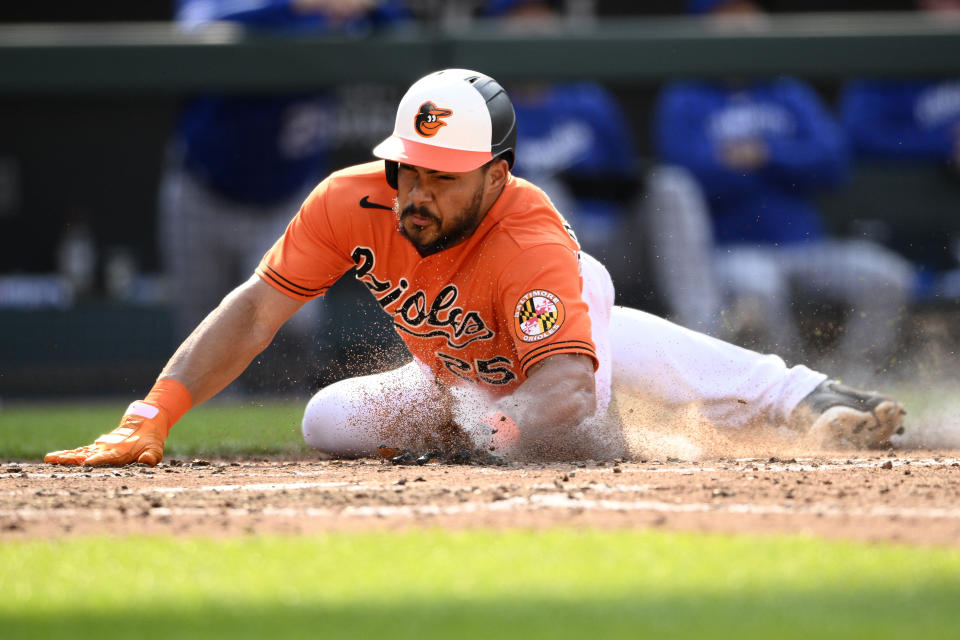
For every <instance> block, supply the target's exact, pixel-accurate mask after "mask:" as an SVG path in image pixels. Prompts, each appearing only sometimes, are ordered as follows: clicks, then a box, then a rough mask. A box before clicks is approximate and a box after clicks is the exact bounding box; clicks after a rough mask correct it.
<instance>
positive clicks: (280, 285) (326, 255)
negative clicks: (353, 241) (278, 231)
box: [257, 179, 353, 300]
mask: <svg viewBox="0 0 960 640" xmlns="http://www.w3.org/2000/svg"><path fill="white" fill-rule="evenodd" d="M328 180H329V179H328ZM328 180H325V181H324V182H321V183H320V185H319V186H318V187H317V188H316V189H314V190H313V192H312V193H311V194H310V195H309V196H308V197H307V199H306V201H304V203H303V206H302V207H301V208H300V211H299V212H298V213H297V215H296V216H295V217H294V218H293V220H292V221H291V222H290V224H289V226H287V230H286V231H285V232H284V234H283V235H282V236H280V238H279V239H278V240H277V241H276V242H275V243H274V245H273V247H271V248H270V250H269V251H267V254H266V255H265V256H264V257H263V260H261V261H260V265H259V266H258V267H257V275H259V276H260V277H261V278H262V279H263V280H264V281H265V282H266V283H267V284H269V285H270V286H272V287H273V288H275V289H277V290H278V291H280V292H281V293H284V294H286V295H288V296H290V297H291V298H295V299H297V300H312V299H313V298H316V297H317V296H322V295H323V294H325V293H326V292H327V289H329V288H330V286H331V285H333V283H334V282H336V281H337V279H338V278H340V276H342V275H343V274H344V273H346V272H347V270H349V269H350V268H351V267H352V266H353V260H352V259H351V258H350V255H349V251H348V250H346V249H345V248H344V247H345V242H346V240H347V239H348V238H347V236H348V230H346V229H343V228H341V227H343V226H344V225H345V224H348V221H347V220H346V216H340V217H339V218H338V217H337V212H336V211H331V210H330V209H331V207H330V206H328V200H329V198H328V191H329V184H328ZM334 208H335V207H334Z"/></svg>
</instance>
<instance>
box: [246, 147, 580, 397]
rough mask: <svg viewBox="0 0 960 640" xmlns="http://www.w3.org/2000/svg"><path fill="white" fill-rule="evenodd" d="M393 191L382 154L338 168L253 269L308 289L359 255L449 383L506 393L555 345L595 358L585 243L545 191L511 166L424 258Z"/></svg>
mask: <svg viewBox="0 0 960 640" xmlns="http://www.w3.org/2000/svg"><path fill="white" fill-rule="evenodd" d="M395 198H396V191H395V190H393V189H391V188H390V186H389V185H387V183H386V180H385V178H384V173H383V163H382V162H379V161H378V162H371V163H367V164H362V165H357V166H355V167H350V168H347V169H344V170H343V171H338V172H336V173H334V174H332V175H331V176H330V177H328V178H327V179H326V180H324V181H323V182H321V183H320V184H319V185H318V186H317V188H316V189H314V191H313V192H312V193H311V194H310V196H309V197H308V198H307V199H306V201H305V202H304V204H303V207H302V208H301V209H300V212H299V213H298V214H297V215H296V217H295V218H294V219H293V221H292V222H291V223H290V226H289V227H287V231H286V233H285V234H284V235H283V236H282V237H281V238H280V239H279V240H277V242H276V243H275V244H274V246H273V248H271V249H270V251H268V252H267V254H266V256H264V258H263V260H262V262H261V263H260V266H259V267H258V268H257V273H258V275H259V276H260V277H261V278H263V280H265V281H266V282H267V283H268V284H270V285H272V286H273V287H275V288H276V289H278V290H279V291H281V292H283V293H285V294H287V295H288V296H291V297H293V298H297V299H300V300H310V299H312V298H314V297H316V296H319V295H323V294H324V293H325V292H326V290H327V289H328V288H329V287H330V286H331V285H332V284H333V283H334V282H335V281H336V280H337V279H338V278H339V277H340V276H341V275H343V274H344V273H345V272H346V271H348V270H349V269H350V268H351V267H356V277H357V279H359V280H360V281H361V282H363V283H364V284H365V285H366V286H367V288H368V289H370V291H371V292H372V293H373V295H374V296H375V297H376V299H377V300H378V301H379V303H380V306H381V307H382V308H383V309H384V311H386V312H387V313H388V314H389V315H390V316H392V318H393V323H394V327H396V330H397V332H398V333H399V334H400V336H401V337H402V338H403V340H404V342H405V343H406V345H407V347H408V348H409V349H410V352H411V353H412V354H413V355H414V356H415V357H416V358H417V359H419V360H420V361H421V362H423V363H425V364H426V365H428V366H429V367H430V369H431V370H432V371H433V372H434V374H435V375H436V377H437V378H438V379H439V380H440V381H441V382H442V383H444V384H448V385H449V384H457V383H461V382H460V381H461V380H470V381H473V382H476V383H479V384H481V385H482V386H484V387H486V388H487V389H488V390H489V391H492V392H494V393H495V394H498V395H500V394H505V393H509V392H510V391H512V390H513V389H515V388H516V387H517V386H518V385H519V384H520V383H522V382H523V381H524V380H525V379H526V376H527V372H528V371H529V370H530V367H531V366H532V365H533V364H535V363H536V362H539V361H540V360H542V359H543V358H546V357H548V356H551V355H554V354H559V353H580V354H586V355H589V356H590V357H591V358H593V360H594V366H595V367H596V365H597V357H596V353H595V346H594V344H593V341H592V339H591V328H590V317H589V315H588V312H587V311H588V310H587V304H586V303H585V302H584V301H583V299H582V296H581V289H582V280H581V278H580V269H579V250H580V247H579V245H578V244H577V242H576V239H575V238H574V237H573V234H572V232H570V231H569V226H568V225H567V224H566V222H565V221H564V220H563V217H562V216H561V215H560V214H559V213H558V212H557V210H556V209H555V208H554V207H553V205H552V204H551V202H550V200H549V198H548V197H547V196H546V194H544V193H543V191H541V190H540V189H539V188H537V187H536V186H534V185H532V184H530V183H529V182H527V181H525V180H523V179H520V178H517V177H514V176H510V177H509V179H508V181H507V184H506V186H505V187H504V190H503V192H502V193H501V194H500V196H499V198H497V201H496V202H495V203H494V204H493V206H492V207H491V208H490V210H489V211H488V212H487V214H486V216H484V218H483V221H482V222H481V223H480V225H479V226H478V227H477V229H476V231H475V232H474V233H473V235H472V236H470V238H468V239H467V240H466V241H464V242H462V243H460V244H458V245H456V246H454V247H450V248H449V249H445V250H443V251H440V252H437V253H435V254H433V255H430V256H427V257H425V258H424V257H421V256H420V254H419V253H418V252H417V250H416V248H415V247H414V246H413V244H411V243H410V241H409V240H407V239H406V238H405V237H404V236H403V235H401V233H400V231H399V230H398V218H397V214H396V213H395V212H394V210H393V202H394V199H395Z"/></svg>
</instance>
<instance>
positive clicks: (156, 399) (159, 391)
mask: <svg viewBox="0 0 960 640" xmlns="http://www.w3.org/2000/svg"><path fill="white" fill-rule="evenodd" d="M143 401H144V402H146V403H147V404H152V405H153V406H155V407H159V408H160V409H163V410H164V412H165V413H166V414H167V417H168V418H169V419H170V426H171V427H172V426H173V425H174V424H176V422H177V420H179V419H180V418H182V417H183V414H185V413H186V412H187V411H189V410H190V407H192V406H193V397H192V396H191V395H190V391H189V390H188V389H187V388H186V387H185V386H183V384H181V383H180V382H177V381H176V380H174V379H173V378H160V379H159V380H157V382H156V384H154V385H153V388H152V389H150V393H148V394H147V397H146V398H144V399H143Z"/></svg>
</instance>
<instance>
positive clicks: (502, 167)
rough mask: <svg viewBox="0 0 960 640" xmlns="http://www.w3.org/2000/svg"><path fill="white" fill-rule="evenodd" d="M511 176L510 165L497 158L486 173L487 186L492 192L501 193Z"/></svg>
mask: <svg viewBox="0 0 960 640" xmlns="http://www.w3.org/2000/svg"><path fill="white" fill-rule="evenodd" d="M509 175H510V165H509V164H507V161H506V160H504V159H502V158H497V159H495V160H494V161H493V162H491V163H490V166H489V167H487V172H486V186H487V188H488V189H490V190H491V191H499V190H500V189H502V188H503V185H505V184H506V183H507V177H508V176H509Z"/></svg>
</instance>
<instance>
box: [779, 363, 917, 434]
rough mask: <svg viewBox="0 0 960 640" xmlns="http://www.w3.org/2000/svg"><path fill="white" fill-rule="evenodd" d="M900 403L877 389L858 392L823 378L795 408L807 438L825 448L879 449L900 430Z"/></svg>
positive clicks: (901, 422)
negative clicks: (804, 426) (806, 425)
mask: <svg viewBox="0 0 960 640" xmlns="http://www.w3.org/2000/svg"><path fill="white" fill-rule="evenodd" d="M906 413H907V412H906V411H905V410H904V408H903V405H902V404H900V403H899V402H897V401H896V400H894V399H893V398H891V397H889V396H885V395H883V394H880V393H877V392H876V391H861V390H859V389H854V388H852V387H848V386H846V385H843V384H840V383H839V382H837V381H836V380H826V381H824V382H822V383H821V384H820V385H819V386H818V387H817V388H816V389H814V390H813V391H812V392H810V394H809V395H807V397H806V398H804V399H803V401H802V402H801V403H800V404H799V405H798V407H797V409H795V410H794V416H793V419H794V420H797V421H800V422H801V423H806V424H808V425H809V427H808V428H807V429H806V434H807V438H808V439H809V440H810V441H811V442H812V443H813V444H815V445H817V446H820V447H824V448H851V447H852V448H855V449H882V448H885V447H889V446H890V436H892V435H894V434H900V433H903V417H904V416H905V415H906Z"/></svg>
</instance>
